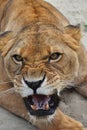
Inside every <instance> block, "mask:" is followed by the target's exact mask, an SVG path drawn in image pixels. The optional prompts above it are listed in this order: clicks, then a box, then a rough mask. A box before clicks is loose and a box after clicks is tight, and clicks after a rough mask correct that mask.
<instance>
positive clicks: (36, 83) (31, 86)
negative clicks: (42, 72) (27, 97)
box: [24, 76, 45, 94]
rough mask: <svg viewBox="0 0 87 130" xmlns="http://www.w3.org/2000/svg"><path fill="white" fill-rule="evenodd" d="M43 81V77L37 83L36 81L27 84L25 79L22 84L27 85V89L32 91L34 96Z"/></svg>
mask: <svg viewBox="0 0 87 130" xmlns="http://www.w3.org/2000/svg"><path fill="white" fill-rule="evenodd" d="M44 79H45V76H44V77H43V79H42V80H39V81H36V82H29V81H27V80H25V79H24V82H25V83H26V84H27V85H28V87H30V88H31V89H32V90H33V91H34V94H36V90H37V89H38V88H39V87H40V86H41V84H42V82H43V81H44Z"/></svg>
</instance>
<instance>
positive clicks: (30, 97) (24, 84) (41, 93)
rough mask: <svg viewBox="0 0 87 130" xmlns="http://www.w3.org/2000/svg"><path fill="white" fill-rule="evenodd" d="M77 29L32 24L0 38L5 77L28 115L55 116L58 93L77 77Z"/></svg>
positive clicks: (73, 27) (75, 27)
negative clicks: (11, 84) (19, 97)
mask: <svg viewBox="0 0 87 130" xmlns="http://www.w3.org/2000/svg"><path fill="white" fill-rule="evenodd" d="M79 41H80V29H79V27H78V26H71V25H69V26H67V27H64V29H62V30H60V29H58V28H57V27H56V26H54V25H50V24H41V23H35V24H31V25H29V26H27V27H25V28H23V29H22V30H21V31H20V32H19V33H18V34H17V35H16V36H13V34H12V32H6V33H3V34H1V35H0V50H1V52H2V57H3V62H4V66H5V70H6V73H7V74H8V77H9V78H10V79H11V80H12V82H13V85H14V87H15V91H16V92H17V93H19V94H20V95H21V96H22V98H23V99H24V102H25V105H26V107H27V109H28V111H29V115H33V116H34V117H42V116H43V119H44V118H47V117H48V116H49V117H50V115H54V114H55V111H56V110H57V108H58V104H59V93H60V92H61V90H63V89H64V88H66V87H67V86H69V85H72V84H73V81H74V80H75V78H76V77H78V73H79V58H78V55H79V50H80V48H81V46H80V43H79Z"/></svg>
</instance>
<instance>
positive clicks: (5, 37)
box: [0, 31, 13, 50]
mask: <svg viewBox="0 0 87 130" xmlns="http://www.w3.org/2000/svg"><path fill="white" fill-rule="evenodd" d="M12 38H13V33H12V32H11V31H7V32H4V33H1V34H0V50H2V49H3V48H4V46H6V45H7V43H8V41H9V40H11V39H12Z"/></svg>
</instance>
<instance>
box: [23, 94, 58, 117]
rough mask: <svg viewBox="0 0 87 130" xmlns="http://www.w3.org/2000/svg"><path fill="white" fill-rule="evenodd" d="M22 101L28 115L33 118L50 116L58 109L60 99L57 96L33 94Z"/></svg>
mask: <svg viewBox="0 0 87 130" xmlns="http://www.w3.org/2000/svg"><path fill="white" fill-rule="evenodd" d="M23 99H24V103H25V106H26V108H27V109H28V111H29V112H30V114H31V115H34V116H47V115H52V114H53V113H54V112H55V110H56V108H57V107H58V105H59V101H60V98H59V97H58V95H57V94H53V95H41V94H34V95H31V96H28V97H25V98H23Z"/></svg>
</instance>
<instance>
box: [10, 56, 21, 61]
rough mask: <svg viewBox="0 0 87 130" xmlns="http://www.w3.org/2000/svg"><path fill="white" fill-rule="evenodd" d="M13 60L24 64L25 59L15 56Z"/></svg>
mask: <svg viewBox="0 0 87 130" xmlns="http://www.w3.org/2000/svg"><path fill="white" fill-rule="evenodd" d="M12 58H13V60H15V61H16V62H22V61H23V58H22V57H21V56H20V55H13V56H12Z"/></svg>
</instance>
